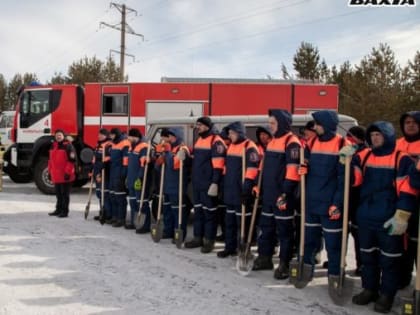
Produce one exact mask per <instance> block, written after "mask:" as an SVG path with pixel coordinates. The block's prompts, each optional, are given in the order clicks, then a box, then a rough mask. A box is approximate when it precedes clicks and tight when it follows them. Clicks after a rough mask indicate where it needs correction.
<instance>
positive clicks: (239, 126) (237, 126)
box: [225, 121, 246, 143]
mask: <svg viewBox="0 0 420 315" xmlns="http://www.w3.org/2000/svg"><path fill="white" fill-rule="evenodd" d="M225 128H226V132H227V133H228V134H229V130H233V131H235V132H236V133H237V134H238V141H237V142H236V143H239V142H242V141H243V140H245V139H246V130H245V126H244V124H243V123H242V122H240V121H235V122H233V123H231V124H229V125H227V126H226V127H225Z"/></svg>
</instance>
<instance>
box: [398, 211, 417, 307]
mask: <svg viewBox="0 0 420 315" xmlns="http://www.w3.org/2000/svg"><path fill="white" fill-rule="evenodd" d="M419 236H420V217H419V229H418V237H419ZM418 237H417V266H416V289H415V290H414V295H413V297H402V298H401V300H402V303H403V309H402V313H401V314H402V315H419V314H420V272H419V269H420V241H419V239H418Z"/></svg>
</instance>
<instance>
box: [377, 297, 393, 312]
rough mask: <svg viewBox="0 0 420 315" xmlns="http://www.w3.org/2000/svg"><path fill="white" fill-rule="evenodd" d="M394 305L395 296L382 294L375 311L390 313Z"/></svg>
mask: <svg viewBox="0 0 420 315" xmlns="http://www.w3.org/2000/svg"><path fill="white" fill-rule="evenodd" d="M393 303H394V297H393V296H387V295H384V294H381V295H380V296H379V298H378V299H377V300H376V302H375V307H374V310H375V312H378V313H389V312H390V311H391V308H392V304H393Z"/></svg>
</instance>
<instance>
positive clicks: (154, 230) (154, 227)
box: [150, 163, 165, 243]
mask: <svg viewBox="0 0 420 315" xmlns="http://www.w3.org/2000/svg"><path fill="white" fill-rule="evenodd" d="M164 181H165V163H163V164H162V168H161V169H160V186H159V203H158V212H157V217H156V222H153V223H152V224H151V225H150V233H151V236H152V239H153V241H154V242H156V243H158V242H159V241H160V240H161V239H162V236H163V225H162V222H161V220H160V214H161V212H162V202H163V184H164Z"/></svg>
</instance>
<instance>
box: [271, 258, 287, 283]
mask: <svg viewBox="0 0 420 315" xmlns="http://www.w3.org/2000/svg"><path fill="white" fill-rule="evenodd" d="M274 278H275V279H277V280H284V279H287V278H289V264H286V263H283V262H282V261H280V264H279V266H278V267H277V268H276V269H275V270H274Z"/></svg>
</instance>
